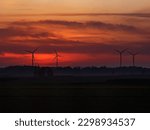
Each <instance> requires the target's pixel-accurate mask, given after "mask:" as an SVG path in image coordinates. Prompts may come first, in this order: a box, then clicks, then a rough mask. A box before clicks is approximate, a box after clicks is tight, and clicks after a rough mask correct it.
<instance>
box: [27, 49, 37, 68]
mask: <svg viewBox="0 0 150 130" xmlns="http://www.w3.org/2000/svg"><path fill="white" fill-rule="evenodd" d="M37 50H38V48H36V49H34V50H33V51H28V50H25V52H27V53H30V54H32V66H34V60H35V56H34V55H35V52H36V51H37Z"/></svg>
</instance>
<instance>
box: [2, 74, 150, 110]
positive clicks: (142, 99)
mask: <svg viewBox="0 0 150 130" xmlns="http://www.w3.org/2000/svg"><path fill="white" fill-rule="evenodd" d="M0 112H8V113H9V112H42V113H43V112H49V113H51V112H58V113H59V112H83V113H84V112H150V80H149V79H148V78H143V79H142V78H113V79H112V78H108V77H107V78H106V77H51V78H0Z"/></svg>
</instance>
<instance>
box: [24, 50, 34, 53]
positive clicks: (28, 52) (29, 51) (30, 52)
mask: <svg viewBox="0 0 150 130" xmlns="http://www.w3.org/2000/svg"><path fill="white" fill-rule="evenodd" d="M24 51H25V52H28V53H32V52H31V51H27V50H24Z"/></svg>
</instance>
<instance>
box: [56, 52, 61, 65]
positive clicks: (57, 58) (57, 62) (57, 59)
mask: <svg viewBox="0 0 150 130" xmlns="http://www.w3.org/2000/svg"><path fill="white" fill-rule="evenodd" d="M55 54H56V56H55V58H54V59H56V67H58V65H59V57H61V56H60V55H59V54H58V51H56V50H55Z"/></svg>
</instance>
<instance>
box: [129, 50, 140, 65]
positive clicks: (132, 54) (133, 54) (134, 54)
mask: <svg viewBox="0 0 150 130" xmlns="http://www.w3.org/2000/svg"><path fill="white" fill-rule="evenodd" d="M128 53H129V54H130V55H131V56H132V65H133V66H135V57H136V56H137V55H138V54H139V52H135V53H133V52H130V51H128Z"/></svg>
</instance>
